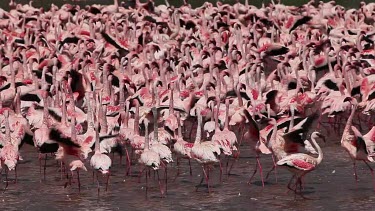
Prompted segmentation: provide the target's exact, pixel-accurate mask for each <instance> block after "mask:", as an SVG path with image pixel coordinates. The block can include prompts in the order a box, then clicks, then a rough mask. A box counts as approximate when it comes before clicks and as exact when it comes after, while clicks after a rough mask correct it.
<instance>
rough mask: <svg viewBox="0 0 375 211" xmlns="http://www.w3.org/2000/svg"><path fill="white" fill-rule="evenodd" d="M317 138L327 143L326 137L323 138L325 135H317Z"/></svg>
mask: <svg viewBox="0 0 375 211" xmlns="http://www.w3.org/2000/svg"><path fill="white" fill-rule="evenodd" d="M317 136H318V137H319V138H321V139H322V140H323V141H324V143H326V137H325V136H323V135H322V134H320V133H317Z"/></svg>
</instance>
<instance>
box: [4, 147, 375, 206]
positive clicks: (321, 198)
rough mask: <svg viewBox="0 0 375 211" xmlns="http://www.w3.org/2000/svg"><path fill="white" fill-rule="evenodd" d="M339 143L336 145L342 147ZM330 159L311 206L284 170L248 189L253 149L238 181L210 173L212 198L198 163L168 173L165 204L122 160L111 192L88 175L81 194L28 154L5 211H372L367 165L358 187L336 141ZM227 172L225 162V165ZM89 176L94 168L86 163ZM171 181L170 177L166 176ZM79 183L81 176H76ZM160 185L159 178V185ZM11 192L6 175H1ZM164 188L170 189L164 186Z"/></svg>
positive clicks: (245, 151) (236, 174) (313, 182)
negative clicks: (43, 170) (292, 188)
mask: <svg viewBox="0 0 375 211" xmlns="http://www.w3.org/2000/svg"><path fill="white" fill-rule="evenodd" d="M335 142H336V143H335ZM321 146H322V148H323V152H324V159H323V162H322V163H321V165H320V166H319V167H318V168H317V169H316V170H315V171H313V172H311V173H309V174H308V175H307V176H306V177H305V189H304V190H303V193H304V195H305V196H306V197H308V198H310V199H311V200H306V199H302V198H301V197H299V196H297V197H295V195H294V193H293V192H287V188H286V185H287V183H288V181H289V179H290V177H291V174H290V172H289V171H287V170H286V169H283V168H278V169H277V177H278V181H277V182H276V181H275V175H274V174H271V176H270V178H269V179H268V181H267V182H266V184H265V187H264V188H262V185H261V182H260V177H259V174H257V175H256V177H255V178H254V179H253V182H252V183H251V184H250V185H248V184H247V181H248V179H249V176H250V174H251V173H252V172H253V170H254V165H255V157H254V152H253V151H251V150H250V147H249V143H244V144H243V146H242V147H241V158H240V159H239V161H238V162H237V163H236V164H235V165H234V168H233V170H232V174H233V175H231V176H229V177H228V176H227V175H223V178H222V182H220V179H219V167H218V166H215V167H214V169H213V170H212V171H211V174H210V176H212V178H211V181H210V182H211V185H212V187H211V188H212V189H211V190H212V192H211V193H210V194H208V192H207V188H206V187H200V188H199V190H198V191H197V192H196V191H195V186H196V185H197V184H198V183H199V182H200V179H201V177H202V169H201V167H200V166H199V165H198V164H197V163H196V162H195V161H192V165H193V176H190V174H189V166H188V162H187V160H182V161H181V162H180V163H181V166H180V167H181V175H180V176H179V177H178V178H177V179H176V180H174V178H175V175H176V165H175V163H174V164H172V165H171V166H169V168H168V176H169V177H168V179H169V180H168V193H167V195H166V197H165V198H162V197H161V194H160V191H159V187H158V182H157V179H154V174H153V173H152V172H151V179H149V189H148V194H147V195H146V191H145V177H144V175H143V177H142V180H141V183H138V177H137V175H138V166H137V165H135V166H133V167H132V172H133V174H132V176H128V177H126V176H125V165H124V164H122V165H120V163H119V156H118V155H115V159H114V165H113V167H112V175H111V177H110V183H109V190H108V191H107V192H105V179H106V178H104V177H102V176H100V177H99V178H100V184H101V191H100V196H99V197H98V195H97V185H96V183H93V177H92V172H91V171H90V170H89V172H81V174H80V176H81V183H82V187H81V192H80V193H79V191H78V187H77V183H76V177H74V180H73V183H72V185H71V186H68V187H67V188H64V184H65V182H66V180H65V179H63V180H61V178H60V172H59V165H58V164H57V163H56V161H55V160H53V159H52V158H50V159H48V160H47V169H46V172H47V175H46V180H43V181H41V175H40V172H39V162H38V159H37V157H38V154H37V152H36V150H35V149H34V148H33V147H32V146H25V147H24V148H23V149H21V154H22V156H23V159H24V160H23V161H20V164H19V165H18V183H16V184H14V178H15V176H14V172H10V174H9V180H10V183H9V186H8V189H7V190H6V191H5V192H3V193H0V195H1V197H0V207H1V208H3V209H9V210H42V209H43V210H54V209H58V210H72V209H74V210H124V209H132V210H146V209H147V210H187V209H189V210H244V209H250V208H251V209H261V210H275V209H278V210H279V209H282V210H301V209H305V210H333V209H345V210H348V209H357V210H365V209H373V205H374V203H375V202H374V201H375V195H374V190H373V186H372V180H371V174H370V172H369V171H368V169H367V167H366V166H365V164H364V163H358V165H357V166H358V174H359V181H358V182H357V183H356V182H355V180H354V176H353V170H352V162H351V160H350V159H349V157H348V155H347V153H346V152H345V151H344V150H343V149H342V148H341V147H340V145H339V144H338V143H337V140H336V141H334V140H330V141H328V142H327V143H326V144H324V143H322V144H321ZM261 162H262V164H263V168H264V174H266V172H267V171H268V170H269V169H270V168H271V167H272V159H271V157H270V156H262V158H261ZM223 163H224V164H223V165H224V166H225V161H223ZM86 167H88V168H89V164H88V163H86ZM159 174H160V177H161V178H164V174H163V171H162V170H160V171H159ZM75 176H76V174H75ZM155 178H157V177H155ZM2 181H3V184H2V185H0V188H4V187H5V174H4V171H3V174H2ZM163 184H164V183H163Z"/></svg>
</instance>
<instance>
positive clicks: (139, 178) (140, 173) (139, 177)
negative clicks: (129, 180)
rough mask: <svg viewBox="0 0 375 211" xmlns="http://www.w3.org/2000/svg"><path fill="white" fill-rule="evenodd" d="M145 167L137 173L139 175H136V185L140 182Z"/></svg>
mask: <svg viewBox="0 0 375 211" xmlns="http://www.w3.org/2000/svg"><path fill="white" fill-rule="evenodd" d="M145 169H146V167H144V168H143V169H142V170H140V171H139V175H138V183H140V182H141V176H142V173H143V172H144V171H145ZM146 176H147V172H146Z"/></svg>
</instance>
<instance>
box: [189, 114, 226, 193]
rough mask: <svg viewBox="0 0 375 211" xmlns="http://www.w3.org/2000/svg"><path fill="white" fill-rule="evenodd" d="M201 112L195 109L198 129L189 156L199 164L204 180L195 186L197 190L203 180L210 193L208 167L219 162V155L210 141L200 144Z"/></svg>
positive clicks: (218, 150)
mask: <svg viewBox="0 0 375 211" xmlns="http://www.w3.org/2000/svg"><path fill="white" fill-rule="evenodd" d="M200 112H201V110H200V109H199V108H198V109H197V116H198V127H197V135H196V137H195V142H194V146H193V147H192V148H191V156H192V157H193V158H194V159H195V160H196V161H197V162H198V163H200V164H202V169H203V174H204V178H203V177H202V180H201V182H200V184H199V185H198V186H197V190H198V188H199V186H200V185H201V184H202V182H203V179H205V180H206V182H207V188H208V192H210V183H209V171H210V169H209V165H210V164H213V163H218V162H219V159H218V158H219V155H220V147H219V146H218V145H217V144H215V143H214V142H212V141H205V142H201V135H202V134H201V133H202V115H201V113H200Z"/></svg>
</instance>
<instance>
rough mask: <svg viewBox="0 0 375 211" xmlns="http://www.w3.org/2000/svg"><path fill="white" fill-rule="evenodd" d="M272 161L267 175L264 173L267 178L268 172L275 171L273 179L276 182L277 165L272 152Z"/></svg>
mask: <svg viewBox="0 0 375 211" xmlns="http://www.w3.org/2000/svg"><path fill="white" fill-rule="evenodd" d="M272 161H273V166H272V168H271V170H269V171H268V173H267V175H266V180H267V179H268V177H269V176H270V173H271V172H272V171H275V179H276V183H277V165H276V159H275V156H274V155H273V154H272Z"/></svg>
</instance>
